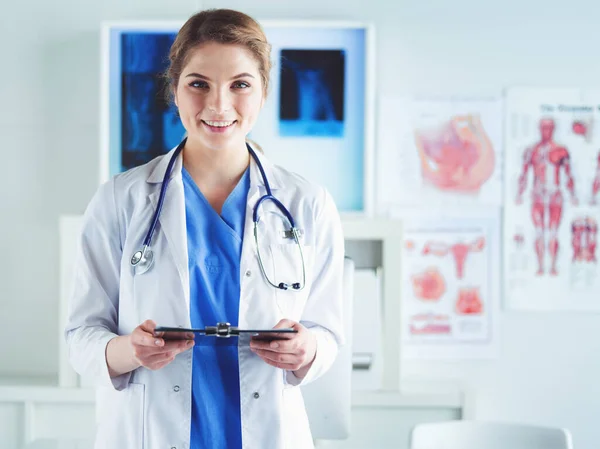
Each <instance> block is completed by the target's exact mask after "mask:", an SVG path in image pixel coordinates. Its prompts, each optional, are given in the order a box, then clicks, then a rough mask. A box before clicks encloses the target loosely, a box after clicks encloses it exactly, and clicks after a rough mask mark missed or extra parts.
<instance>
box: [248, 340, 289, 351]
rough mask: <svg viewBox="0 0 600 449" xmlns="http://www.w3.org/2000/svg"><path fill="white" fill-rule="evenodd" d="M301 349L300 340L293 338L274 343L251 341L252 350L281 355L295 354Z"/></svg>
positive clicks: (274, 341)
mask: <svg viewBox="0 0 600 449" xmlns="http://www.w3.org/2000/svg"><path fill="white" fill-rule="evenodd" d="M299 347H300V344H299V338H291V339H283V340H273V341H259V340H251V341H250V348H251V349H253V350H254V349H262V350H268V351H273V352H280V353H288V354H293V353H296V352H297V351H298V349H299Z"/></svg>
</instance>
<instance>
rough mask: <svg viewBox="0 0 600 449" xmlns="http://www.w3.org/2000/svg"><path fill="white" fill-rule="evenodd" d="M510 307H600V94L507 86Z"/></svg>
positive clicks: (506, 229) (506, 249)
mask: <svg viewBox="0 0 600 449" xmlns="http://www.w3.org/2000/svg"><path fill="white" fill-rule="evenodd" d="M506 114H507V116H506V123H507V127H506V136H505V141H506V167H505V170H506V171H505V173H506V178H505V205H504V207H505V214H504V238H503V243H504V277H505V280H504V296H505V298H506V305H507V307H510V308H514V309H535V310H600V295H599V294H598V292H600V290H599V289H600V282H599V281H598V276H599V274H600V267H599V266H598V265H599V264H598V260H597V255H596V240H597V234H598V221H599V220H600V213H599V212H600V209H599V208H600V206H599V205H598V196H599V194H600V128H598V125H599V124H600V91H598V90H596V91H594V90H587V91H586V90H580V89H534V88H513V89H509V90H508V91H507V105H506Z"/></svg>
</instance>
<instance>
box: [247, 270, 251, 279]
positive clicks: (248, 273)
mask: <svg viewBox="0 0 600 449" xmlns="http://www.w3.org/2000/svg"><path fill="white" fill-rule="evenodd" d="M250 276H252V271H250V270H246V277H247V278H249V277H250Z"/></svg>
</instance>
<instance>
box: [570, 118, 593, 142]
mask: <svg viewBox="0 0 600 449" xmlns="http://www.w3.org/2000/svg"><path fill="white" fill-rule="evenodd" d="M592 120H593V119H592V118H591V117H590V118H588V119H581V120H573V123H572V124H571V129H572V130H573V134H576V135H578V136H582V137H583V138H584V139H585V141H586V142H590V141H591V140H592V128H593V122H592Z"/></svg>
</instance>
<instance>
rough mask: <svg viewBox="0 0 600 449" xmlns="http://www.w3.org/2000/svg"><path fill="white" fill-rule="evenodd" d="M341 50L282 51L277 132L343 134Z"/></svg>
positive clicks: (324, 134) (304, 134)
mask: <svg viewBox="0 0 600 449" xmlns="http://www.w3.org/2000/svg"><path fill="white" fill-rule="evenodd" d="M344 56H345V55H344V51H343V50H287V49H283V50H281V63H280V64H281V88H280V91H279V133H280V135H282V136H329V137H342V136H343V135H344V70H345V64H344V62H345V60H344Z"/></svg>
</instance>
